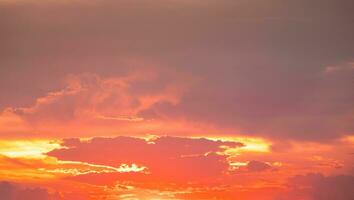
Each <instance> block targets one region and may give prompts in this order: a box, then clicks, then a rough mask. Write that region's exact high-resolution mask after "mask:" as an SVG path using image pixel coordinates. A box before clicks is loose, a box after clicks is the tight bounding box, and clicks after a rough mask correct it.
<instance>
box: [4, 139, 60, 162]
mask: <svg viewBox="0 0 354 200" xmlns="http://www.w3.org/2000/svg"><path fill="white" fill-rule="evenodd" d="M56 148H60V144H59V143H58V142H56V141H50V140H1V141H0V155H4V156H7V157H12V158H15V157H26V158H43V157H45V156H46V155H44V154H45V153H47V152H49V151H51V150H53V149H56Z"/></svg>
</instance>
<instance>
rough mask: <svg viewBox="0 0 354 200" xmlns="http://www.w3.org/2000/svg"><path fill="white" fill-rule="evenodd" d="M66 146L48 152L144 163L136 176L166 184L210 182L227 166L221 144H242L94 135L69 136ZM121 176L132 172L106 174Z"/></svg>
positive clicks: (73, 157)
mask: <svg viewBox="0 0 354 200" xmlns="http://www.w3.org/2000/svg"><path fill="white" fill-rule="evenodd" d="M66 145H67V148H62V149H57V150H53V151H51V152H49V153H48V155H49V156H53V157H56V158H58V159H60V160H70V161H80V162H88V163H92V164H99V165H108V166H113V167H117V166H119V165H121V164H123V163H125V164H131V163H135V164H137V165H140V166H146V167H147V170H148V174H141V175H137V176H136V177H139V176H143V177H147V179H148V180H149V179H150V180H151V181H152V182H153V181H157V182H161V181H162V182H165V183H186V182H205V181H206V182H210V181H212V180H213V178H215V177H218V176H222V175H223V174H224V173H226V172H227V170H228V167H229V164H228V162H227V160H226V156H225V155H222V154H219V153H218V152H222V151H223V150H222V148H220V147H221V146H229V147H234V148H236V147H239V146H242V144H241V143H237V142H222V141H212V140H208V139H204V138H195V139H193V138H180V137H168V136H163V137H158V138H155V139H152V140H149V141H146V140H144V139H140V138H133V137H116V138H93V139H90V140H89V141H82V142H78V141H77V140H74V139H70V140H64V143H63V146H66ZM94 176H96V175H95V174H91V175H87V176H86V177H94ZM98 176H100V178H102V177H104V176H101V175H98ZM124 176H131V175H129V173H128V174H116V175H114V174H110V175H106V176H105V177H106V178H109V177H111V178H110V180H111V179H112V177H124ZM83 179H84V178H83ZM98 179H99V178H98ZM103 179H105V178H103ZM113 179H114V178H113ZM145 179H146V178H145ZM116 180H119V179H117V178H116V179H115V180H114V181H116Z"/></svg>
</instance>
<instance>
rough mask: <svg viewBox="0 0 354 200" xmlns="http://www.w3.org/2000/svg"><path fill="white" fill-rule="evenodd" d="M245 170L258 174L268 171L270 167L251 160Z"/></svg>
mask: <svg viewBox="0 0 354 200" xmlns="http://www.w3.org/2000/svg"><path fill="white" fill-rule="evenodd" d="M246 168H247V169H248V170H249V171H251V172H260V171H264V170H267V169H270V168H271V166H270V165H269V164H267V163H264V162H260V161H255V160H252V161H250V162H248V163H247V166H246Z"/></svg>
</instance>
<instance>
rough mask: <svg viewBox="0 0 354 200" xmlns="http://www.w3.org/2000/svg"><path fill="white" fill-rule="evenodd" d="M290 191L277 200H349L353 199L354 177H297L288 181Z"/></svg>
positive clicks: (313, 175) (317, 175)
mask: <svg viewBox="0 0 354 200" xmlns="http://www.w3.org/2000/svg"><path fill="white" fill-rule="evenodd" d="M288 184H289V187H290V189H291V191H290V192H288V194H287V195H284V197H279V198H278V199H279V200H292V199H294V200H295V199H306V200H332V199H342V200H351V199H353V198H354V194H353V189H354V177H353V176H350V175H337V176H324V175H322V174H314V173H310V174H306V175H298V176H295V177H293V178H291V179H289V183H288Z"/></svg>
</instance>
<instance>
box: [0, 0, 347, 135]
mask: <svg viewBox="0 0 354 200" xmlns="http://www.w3.org/2000/svg"><path fill="white" fill-rule="evenodd" d="M19 2H22V1H15V2H10V1H5V2H2V3H1V7H0V9H1V12H0V13H1V14H0V15H1V16H0V18H1V20H0V26H1V27H2V29H3V30H4V31H2V33H3V34H2V37H1V38H0V39H2V40H3V41H2V44H3V45H1V47H0V52H2V53H1V55H2V58H1V59H0V60H1V66H6V67H2V68H1V69H0V76H1V78H0V87H1V88H0V90H1V91H2V94H1V96H2V97H3V98H1V99H0V108H1V109H5V108H9V107H10V108H13V109H12V110H13V111H14V112H15V113H16V114H18V115H19V116H22V117H23V118H24V119H25V120H26V122H27V120H30V124H31V125H32V126H35V127H30V128H32V129H30V130H31V131H32V132H36V133H42V134H44V133H43V132H46V133H45V134H47V133H49V132H51V133H52V132H54V130H53V129H54V128H53V123H55V127H56V128H55V129H56V130H57V132H60V133H61V134H64V133H66V132H69V131H74V130H76V131H77V132H81V134H83V135H84V134H86V136H94V133H96V134H97V135H103V134H105V133H106V134H107V135H114V133H117V132H120V133H122V132H125V131H126V132H129V133H131V132H134V134H136V133H138V132H139V133H140V134H141V133H142V132H145V133H146V132H150V131H156V132H158V133H159V134H168V135H175V134H176V135H177V134H178V135H186V134H190V135H193V134H196V133H200V132H203V133H204V131H205V132H206V131H208V132H209V133H212V134H214V135H235V134H246V135H256V136H263V137H269V138H284V139H290V140H312V141H323V140H326V141H331V140H332V139H335V138H339V137H342V136H343V135H348V134H352V132H353V130H354V128H353V125H352V124H353V123H352V121H353V107H354V105H353V102H354V101H353V95H352V94H353V93H352V92H351V91H352V87H351V85H352V81H351V80H352V79H353V73H354V72H353V70H350V69H351V68H350V67H344V66H347V65H351V64H347V63H352V61H353V60H354V58H353V52H354V49H353V45H352V40H353V37H352V35H354V29H353V28H352V26H350V24H351V23H352V22H351V20H350V19H352V18H353V13H352V12H351V10H352V9H350V8H352V5H353V3H352V2H350V1H345V2H341V3H337V2H336V1H334V0H324V1H322V3H321V4H315V3H308V2H307V1H300V2H298V3H294V2H293V1H290V0H285V1H274V0H270V1H264V2H261V3H260V2H256V1H217V2H214V1H203V2H202V1H191V2H187V1H168V2H165V1H154V2H149V1H144V2H139V3H138V2H135V1H133V2H132V1H119V3H118V2H115V1H105V2H97V4H95V6H92V4H91V3H88V2H84V1H74V2H65V3H55V2H52V1H50V2H46V1H40V2H37V1H36V2H35V1H31V2H22V3H19ZM309 5H311V6H309ZM314 7H317V8H319V9H316V10H313V9H312V8H314ZM44 8H45V9H44ZM285 11H286V12H285ZM63 12H65V13H66V15H65V16H63V15H62V14H61V13H63ZM77 13H81V15H78V14H77ZM245 22H247V23H245ZM24 30H26V31H24ZM289 30H291V31H289ZM15 36H16V37H15ZM19 38H20V39H19ZM68 52H71V53H70V54H69V53H68ZM152 68H154V70H155V71H156V73H157V74H158V78H157V79H155V78H151V75H150V74H149V72H150V71H151V70H152ZM131 71H133V72H134V71H140V75H139V76H138V77H139V78H137V79H134V78H133V79H129V78H128V77H129V75H127V74H129V72H131ZM326 71H327V72H330V73H326ZM86 72H90V73H92V74H95V75H93V76H87V75H81V74H84V73H86ZM43 74H45V75H43ZM68 74H78V75H77V77H75V78H73V80H72V82H71V83H69V84H66V85H64V86H63V83H62V82H61V81H62V79H64V77H66V76H68ZM146 77H149V78H147V79H148V80H147V79H145V78H146ZM190 79H192V80H193V81H194V80H197V81H196V82H197V84H193V85H192V86H191V87H188V90H184V88H185V87H184V86H185V85H183V84H184V83H189V81H190ZM73 82H76V83H77V85H76V86H78V85H81V86H83V87H79V86H78V87H77V88H75V87H74V88H72V87H71V86H73V84H75V83H73ZM82 89H84V90H82ZM39 97H42V98H39ZM36 99H37V101H36ZM33 102H34V103H33ZM21 108H26V109H21ZM93 118H94V119H93ZM72 119H80V120H77V121H75V120H74V122H73V121H72ZM148 119H151V120H152V119H154V120H155V121H153V122H152V121H150V122H149V123H147V122H146V120H148ZM38 121H40V122H38ZM69 122H70V123H69ZM186 122H187V123H186ZM0 123H1V122H0ZM73 123H74V125H73ZM129 123H135V124H134V125H132V126H130V125H127V124H129ZM174 123H175V124H174ZM39 124H42V125H39ZM102 124H104V126H105V127H106V130H102V129H103V128H102ZM112 124H114V125H115V126H112ZM161 124H162V125H161ZM166 124H168V125H166ZM176 124H177V125H176ZM191 124H192V125H191ZM51 125H52V126H51ZM69 125H70V127H69ZM108 125H110V127H108ZM40 126H41V127H40ZM43 126H45V127H43ZM2 127H3V126H2ZM64 127H69V128H67V129H65V128H64ZM123 127H124V128H123ZM167 127H173V128H174V129H177V128H176V127H179V128H180V129H181V127H183V128H185V129H186V130H170V129H168V128H167ZM210 127H213V129H212V130H211V128H210ZM59 129H60V130H59ZM108 129H109V130H108ZM2 132H6V131H2ZM28 132H30V131H28ZM107 132H109V133H107ZM21 133H22V132H21ZM60 133H53V135H56V136H58V135H60ZM66 134H67V135H68V134H69V133H66ZM8 135H12V134H8ZM60 136H62V135H60Z"/></svg>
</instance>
